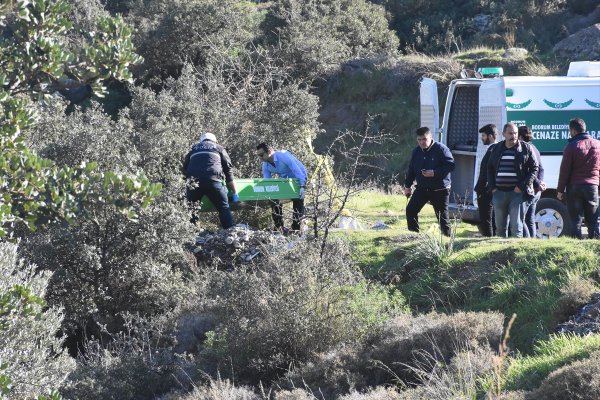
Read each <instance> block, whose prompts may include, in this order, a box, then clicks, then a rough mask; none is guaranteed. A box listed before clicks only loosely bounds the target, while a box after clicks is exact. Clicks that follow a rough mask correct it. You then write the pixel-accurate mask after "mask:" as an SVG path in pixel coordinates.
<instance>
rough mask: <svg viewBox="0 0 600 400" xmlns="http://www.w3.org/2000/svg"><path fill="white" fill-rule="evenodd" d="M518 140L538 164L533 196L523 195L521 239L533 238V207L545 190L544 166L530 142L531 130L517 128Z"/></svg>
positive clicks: (535, 148)
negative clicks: (524, 145) (528, 148)
mask: <svg viewBox="0 0 600 400" xmlns="http://www.w3.org/2000/svg"><path fill="white" fill-rule="evenodd" d="M518 132H519V139H520V140H522V141H523V142H525V143H529V145H530V146H531V150H532V151H533V155H534V156H535V159H536V161H537V163H538V172H537V175H536V177H535V178H534V179H533V190H534V191H535V194H534V195H533V196H529V195H525V203H524V205H523V209H524V210H523V214H524V215H523V237H529V238H535V237H536V235H537V232H536V228H537V227H536V225H535V207H536V206H537V203H538V201H539V200H540V197H542V192H543V191H544V190H546V184H545V183H544V166H543V165H542V156H541V154H540V151H539V150H538V149H537V147H535V145H534V144H533V143H531V141H532V140H533V133H532V132H531V128H529V127H528V126H527V125H523V126H520V127H519V130H518Z"/></svg>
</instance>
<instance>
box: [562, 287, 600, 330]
mask: <svg viewBox="0 0 600 400" xmlns="http://www.w3.org/2000/svg"><path fill="white" fill-rule="evenodd" d="M556 332H558V333H574V334H576V335H590V334H592V333H598V332H600V293H596V294H594V295H593V297H592V301H591V302H589V303H588V304H585V305H583V306H581V308H580V309H579V310H578V311H577V313H576V314H575V315H573V316H571V318H569V320H568V321H567V322H563V323H562V324H560V325H558V326H557V328H556Z"/></svg>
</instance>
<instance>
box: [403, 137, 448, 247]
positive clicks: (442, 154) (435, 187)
mask: <svg viewBox="0 0 600 400" xmlns="http://www.w3.org/2000/svg"><path fill="white" fill-rule="evenodd" d="M416 135H417V143H418V146H417V147H415V149H414V150H413V152H412V155H411V158H410V163H409V165H408V171H407V172H406V179H405V180H404V194H405V195H406V197H410V200H409V201H408V204H407V205H406V222H407V224H408V230H409V231H413V232H419V230H420V227H419V217H418V215H419V212H421V209H422V208H423V207H424V206H425V204H427V202H430V203H431V205H432V206H433V209H434V211H435V216H436V218H437V220H438V222H439V223H440V230H441V231H442V233H443V234H444V235H446V236H450V217H449V215H448V202H449V199H450V173H451V172H452V171H453V170H454V157H452V153H451V152H450V149H448V147H446V146H444V145H443V144H441V143H439V142H436V141H434V140H433V136H432V135H431V131H430V130H429V128H428V127H426V126H423V127H421V128H419V129H417V132H416ZM415 181H416V182H417V188H416V189H415V190H414V192H413V190H412V185H413V183H414V182H415ZM411 195H412V197H411Z"/></svg>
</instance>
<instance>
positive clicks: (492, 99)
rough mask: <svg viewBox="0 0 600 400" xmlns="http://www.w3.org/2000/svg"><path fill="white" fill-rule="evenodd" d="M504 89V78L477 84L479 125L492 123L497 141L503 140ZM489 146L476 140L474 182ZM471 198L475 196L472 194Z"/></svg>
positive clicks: (504, 122)
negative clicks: (496, 129)
mask: <svg viewBox="0 0 600 400" xmlns="http://www.w3.org/2000/svg"><path fill="white" fill-rule="evenodd" d="M505 93H506V89H505V87H504V79H501V78H496V79H487V80H484V81H483V82H481V86H479V127H480V128H481V127H482V126H484V125H487V124H494V125H496V127H497V128H498V135H499V137H498V138H497V140H498V141H501V140H503V137H502V128H503V127H504V124H506V94H505ZM488 147H489V146H486V145H484V144H483V143H481V140H479V141H478V142H477V152H476V154H475V166H476V168H475V181H474V182H473V186H472V187H475V183H477V179H478V177H479V166H480V165H481V160H482V159H483V156H484V155H485V153H486V152H487V149H488ZM473 199H477V196H475V195H473Z"/></svg>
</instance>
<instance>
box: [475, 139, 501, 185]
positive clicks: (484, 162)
mask: <svg viewBox="0 0 600 400" xmlns="http://www.w3.org/2000/svg"><path fill="white" fill-rule="evenodd" d="M496 144H497V143H492V144H490V147H488V149H487V151H486V152H485V155H484V156H483V158H482V159H481V165H479V177H477V183H476V184H475V192H476V193H477V194H479V195H482V194H484V193H485V192H488V191H489V190H488V187H487V182H488V180H487V166H488V162H489V160H490V154H491V152H492V149H493V148H494V146H495V145H496Z"/></svg>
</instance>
